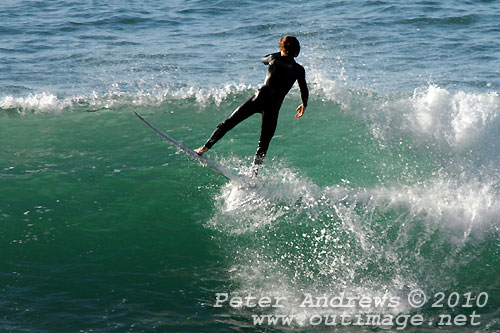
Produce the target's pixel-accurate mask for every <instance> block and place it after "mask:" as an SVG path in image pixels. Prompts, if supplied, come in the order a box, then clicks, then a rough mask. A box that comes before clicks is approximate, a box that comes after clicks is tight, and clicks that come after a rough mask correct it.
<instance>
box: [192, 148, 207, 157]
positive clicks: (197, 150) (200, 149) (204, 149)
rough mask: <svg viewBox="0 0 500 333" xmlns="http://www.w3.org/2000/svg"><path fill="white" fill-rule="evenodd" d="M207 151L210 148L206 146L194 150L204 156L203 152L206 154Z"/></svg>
mask: <svg viewBox="0 0 500 333" xmlns="http://www.w3.org/2000/svg"><path fill="white" fill-rule="evenodd" d="M207 151H208V148H206V147H205V146H203V147H200V148H197V149H195V150H194V152H195V153H196V154H198V155H200V156H203V154H205V153H206V152H207Z"/></svg>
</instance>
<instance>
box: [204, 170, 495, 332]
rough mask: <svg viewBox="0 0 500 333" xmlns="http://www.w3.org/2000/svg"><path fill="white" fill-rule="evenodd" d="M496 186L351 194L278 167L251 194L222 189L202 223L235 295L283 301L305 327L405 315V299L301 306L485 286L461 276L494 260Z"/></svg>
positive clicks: (448, 180) (435, 185) (452, 184)
mask: <svg viewBox="0 0 500 333" xmlns="http://www.w3.org/2000/svg"><path fill="white" fill-rule="evenodd" d="M499 189H500V187H499V183H498V180H496V179H490V180H489V181H487V182H486V181H484V180H483V179H476V178H468V177H465V176H464V177H462V178H459V179H455V178H453V177H448V175H445V174H441V175H437V176H436V177H434V178H432V179H428V180H426V181H425V182H422V183H419V184H414V185H398V184H394V185H393V186H374V187H352V186H350V184H349V182H348V181H347V180H344V182H343V183H342V184H338V185H334V186H327V187H320V186H318V185H316V184H314V182H313V181H312V180H310V179H308V178H307V177H304V176H303V175H300V174H299V173H298V172H297V171H294V170H292V169H290V168H289V167H287V166H286V165H284V164H283V163H282V162H279V163H274V164H273V165H272V166H271V168H269V169H267V170H266V173H264V174H263V175H262V179H261V180H260V181H259V183H258V184H257V186H256V187H255V188H253V189H241V188H239V187H237V186H232V185H227V186H225V187H224V188H222V189H221V192H220V194H219V196H218V197H217V198H216V208H217V209H216V212H215V213H214V216H213V217H212V219H211V220H210V221H209V222H208V223H206V226H207V227H208V228H211V229H214V230H216V231H217V233H216V234H217V236H216V238H220V240H221V241H222V242H223V243H224V247H225V248H226V249H227V251H228V260H230V262H232V265H233V267H232V269H231V270H230V272H231V277H232V279H233V282H234V284H235V285H236V286H238V288H237V289H236V290H235V291H234V293H235V294H238V295H248V294H252V295H253V296H255V297H264V296H268V297H285V298H286V299H287V301H286V303H285V304H284V307H282V308H277V309H271V310H272V312H273V313H274V314H283V315H294V316H296V318H297V323H298V325H299V326H309V324H308V321H307V319H308V318H310V317H311V316H314V315H327V314H328V315H332V314H341V313H348V314H351V315H353V314H357V313H391V314H398V313H409V312H411V311H412V309H411V307H409V306H408V304H407V303H406V302H404V301H401V302H399V303H398V306H397V307H393V308H388V307H378V306H373V305H372V306H371V307H369V308H359V307H354V308H352V309H346V308H340V309H332V308H326V309H325V308H321V307H320V308H312V307H308V308H307V307H306V308H304V307H302V306H301V301H302V300H304V295H306V294H312V295H314V296H315V297H332V296H338V295H339V294H340V293H345V294H347V295H351V296H352V295H354V296H365V297H371V298H374V297H384V295H385V296H386V297H398V298H400V299H406V295H407V294H408V292H409V291H410V290H413V289H416V288H419V289H422V290H424V291H425V292H426V293H428V294H429V295H430V294H432V293H433V292H436V291H447V290H454V288H457V286H463V285H465V286H467V287H468V288H470V289H469V291H474V292H475V291H476V289H477V288H483V289H484V288H486V287H485V286H484V285H481V286H477V288H476V287H475V286H473V285H471V284H470V281H473V280H474V279H475V276H476V275H477V274H478V272H477V271H475V270H474V269H472V270H468V269H470V268H471V267H475V265H476V262H484V261H486V262H489V261H491V260H490V259H489V258H490V257H489V254H488V250H487V248H490V247H491V246H492V244H496V243H497V242H498V239H499V238H498V237H499V235H498V231H499V230H500V229H499V227H500V225H499V223H498V219H497V217H498V215H499V214H500V210H499V208H498V207H497V206H496V205H495V202H497V201H498V200H499V199H500V190H499ZM483 273H485V271H484V270H483ZM483 273H479V274H483ZM492 288H494V287H492ZM477 291H484V290H482V289H481V290H479V289H478V290H477ZM487 291H488V292H489V291H490V290H489V289H488V290H487ZM424 310H425V311H430V312H432V311H433V309H432V308H430V307H428V308H424ZM250 315H251V313H249V316H250Z"/></svg>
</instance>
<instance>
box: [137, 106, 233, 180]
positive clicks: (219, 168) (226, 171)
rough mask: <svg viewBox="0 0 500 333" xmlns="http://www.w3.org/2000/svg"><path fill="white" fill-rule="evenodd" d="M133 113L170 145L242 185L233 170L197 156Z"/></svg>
mask: <svg viewBox="0 0 500 333" xmlns="http://www.w3.org/2000/svg"><path fill="white" fill-rule="evenodd" d="M133 112H134V113H135V115H136V116H137V117H139V119H140V120H142V121H143V122H144V123H145V124H146V125H148V126H149V127H150V128H151V129H152V130H153V131H155V132H156V133H158V134H159V135H161V136H162V137H163V138H164V139H165V140H167V141H169V142H170V143H172V144H174V145H175V146H177V147H178V148H179V149H180V150H182V151H184V152H185V153H186V154H188V155H190V156H191V157H193V158H195V159H196V160H198V161H199V162H200V163H201V164H203V165H204V166H207V167H210V168H212V169H214V170H215V171H217V172H218V173H220V174H221V175H223V176H224V177H226V178H227V179H229V180H231V181H233V182H236V183H240V182H241V179H240V177H238V176H236V175H234V174H233V173H232V172H231V170H229V169H228V168H226V167H224V166H222V165H220V164H218V163H216V162H213V161H210V160H208V159H206V158H205V157H203V156H200V155H198V154H196V153H195V152H194V151H193V150H192V149H191V148H189V147H187V146H186V145H184V144H183V143H182V142H179V141H177V140H175V139H174V138H172V137H171V136H169V135H167V134H165V133H163V132H162V131H161V130H160V129H158V128H157V127H155V126H154V125H153V124H151V123H150V122H149V121H147V120H146V119H144V118H143V117H142V116H141V115H140V114H138V113H137V112H135V111H133Z"/></svg>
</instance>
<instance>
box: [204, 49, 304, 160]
mask: <svg viewBox="0 0 500 333" xmlns="http://www.w3.org/2000/svg"><path fill="white" fill-rule="evenodd" d="M262 62H263V63H264V64H265V65H269V66H268V69H267V75H266V81H265V83H264V85H262V86H261V87H260V88H259V90H258V92H257V93H256V94H255V95H254V96H252V97H251V98H250V99H249V100H247V101H246V102H245V103H243V104H242V105H241V106H239V107H238V108H237V109H236V110H235V111H234V112H233V114H231V116H229V118H227V119H226V120H224V121H223V122H222V123H220V124H219V125H218V126H217V128H216V130H215V131H214V133H213V134H212V136H211V137H210V139H208V141H207V143H206V144H205V147H206V148H208V149H210V148H212V146H213V145H214V144H215V143H216V142H217V141H218V140H219V139H220V138H222V137H223V136H224V134H226V133H227V132H228V131H230V130H231V129H233V128H234V127H235V126H236V125H238V124H239V123H240V122H242V121H243V120H245V119H247V118H248V117H250V116H251V115H254V114H255V113H261V114H262V126H261V132H260V140H259V145H258V148H257V153H256V154H255V159H254V164H256V165H260V164H262V162H263V160H264V157H265V156H266V153H267V149H268V148H269V143H270V142H271V139H272V138H273V135H274V131H275V130H276V125H277V124H278V114H279V110H280V107H281V104H282V103H283V100H284V99H285V96H286V95H287V94H288V92H289V91H290V89H291V88H292V86H293V84H294V83H295V81H298V83H299V87H300V92H301V97H302V104H304V106H307V100H308V97H309V91H308V89H307V84H306V78H305V71H304V68H303V67H302V66H301V65H299V64H298V63H296V62H295V59H294V58H293V57H288V56H287V57H283V56H281V54H280V53H273V54H269V55H267V56H265V57H264V58H262Z"/></svg>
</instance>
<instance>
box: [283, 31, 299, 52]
mask: <svg viewBox="0 0 500 333" xmlns="http://www.w3.org/2000/svg"><path fill="white" fill-rule="evenodd" d="M280 50H281V51H284V52H285V53H286V54H287V55H289V56H293V57H296V56H298V55H299V53H300V43H299V41H298V40H297V38H296V37H295V36H290V35H288V36H285V37H283V38H281V39H280Z"/></svg>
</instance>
